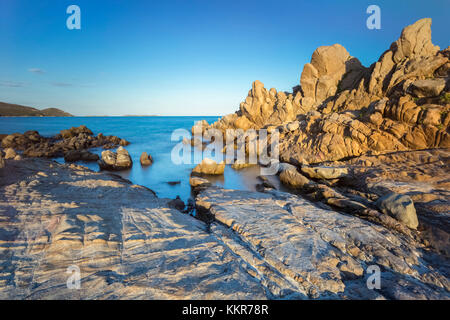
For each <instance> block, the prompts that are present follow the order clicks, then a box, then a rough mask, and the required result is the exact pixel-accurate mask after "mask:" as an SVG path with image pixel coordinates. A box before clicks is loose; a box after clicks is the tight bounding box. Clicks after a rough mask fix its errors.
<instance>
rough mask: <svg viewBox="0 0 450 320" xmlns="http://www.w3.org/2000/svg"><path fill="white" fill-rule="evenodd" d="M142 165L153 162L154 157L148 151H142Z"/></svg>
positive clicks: (140, 159)
mask: <svg viewBox="0 0 450 320" xmlns="http://www.w3.org/2000/svg"><path fill="white" fill-rule="evenodd" d="M139 161H140V162H141V165H142V166H149V165H151V164H152V163H153V158H152V156H151V155H149V154H148V153H147V152H145V151H144V152H142V154H141V157H140V158H139Z"/></svg>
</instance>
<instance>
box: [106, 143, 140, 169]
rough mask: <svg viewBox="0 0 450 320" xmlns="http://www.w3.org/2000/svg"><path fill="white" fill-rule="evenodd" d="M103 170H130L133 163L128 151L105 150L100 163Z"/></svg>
mask: <svg viewBox="0 0 450 320" xmlns="http://www.w3.org/2000/svg"><path fill="white" fill-rule="evenodd" d="M98 165H99V166H100V169H102V170H111V171H121V170H127V169H130V168H131V167H132V166H133V161H132V160H131V157H130V155H129V153H128V151H127V150H126V149H124V148H123V147H119V148H117V150H116V152H113V151H111V150H105V151H103V152H102V158H101V159H100V160H99V161H98Z"/></svg>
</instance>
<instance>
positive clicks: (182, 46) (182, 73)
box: [0, 0, 450, 116]
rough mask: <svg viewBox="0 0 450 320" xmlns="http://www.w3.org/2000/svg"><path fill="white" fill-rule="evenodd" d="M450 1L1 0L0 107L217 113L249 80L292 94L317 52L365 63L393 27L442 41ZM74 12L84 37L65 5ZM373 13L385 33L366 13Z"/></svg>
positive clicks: (234, 105) (392, 36) (235, 102)
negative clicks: (336, 51) (422, 26)
mask: <svg viewBox="0 0 450 320" xmlns="http://www.w3.org/2000/svg"><path fill="white" fill-rule="evenodd" d="M449 3H450V1H447V0H442V1H435V0H428V1H416V0H408V1H375V0H374V1H300V0H297V1H283V0H279V1H265V0H259V1H253V0H247V1H245V0H244V1H234V0H229V1H223V0H221V1H216V0H203V1H195V0H180V1H171V0H164V1H162V0H161V1H134V0H122V1H119V0H109V1H106V0H103V1H100V0H86V1H85V0H70V1H65V0H52V1H50V0H47V1H44V0H41V1H29V0H28V1H25V0H1V2H0V43H1V46H0V101H5V102H10V103H17V104H23V105H28V106H33V107H37V108H49V107H56V108H61V109H63V110H65V111H68V112H70V113H72V114H75V115H124V114H140V115H141V114H158V115H205V116H206V115H224V114H227V113H231V112H234V111H236V110H237V109H238V107H239V103H240V102H241V101H242V100H243V99H244V98H245V97H246V95H247V93H248V90H249V89H250V87H251V83H252V81H254V80H256V79H258V80H260V81H262V82H263V83H264V84H265V85H266V87H268V88H270V87H275V88H277V89H278V90H285V91H290V90H291V88H292V87H293V86H295V85H297V84H298V83H299V81H300V74H301V71H302V69H303V65H304V64H305V63H307V62H309V60H310V59H311V54H312V53H313V51H314V50H315V49H316V48H317V47H318V46H321V45H331V44H334V43H340V44H342V45H343V46H344V47H345V48H346V49H347V50H348V51H349V53H350V54H351V55H353V56H355V57H357V58H358V59H360V61H361V62H362V63H363V64H364V65H366V66H369V65H370V64H371V63H373V62H374V61H376V60H377V59H378V58H379V56H380V55H381V54H382V53H383V52H384V51H385V50H386V49H388V48H389V46H390V44H391V43H392V42H393V41H395V40H396V39H397V38H398V37H399V35H400V32H401V29H402V28H403V27H404V26H406V25H408V24H411V23H413V22H415V21H416V20H418V19H420V18H424V17H431V18H432V19H433V25H432V37H433V43H434V44H437V45H439V46H440V47H441V48H445V47H447V46H448V45H449V44H450V41H449V33H448V13H449V12H450V10H449V9H450V4H449ZM71 4H76V5H78V6H79V7H80V8H81V30H68V29H67V27H66V19H67V18H68V17H69V15H68V14H67V13H66V9H67V7H68V6H69V5H71ZM371 4H376V5H378V6H380V8H381V30H369V29H367V28H366V19H367V17H368V16H369V15H368V14H367V13H366V8H367V7H368V6H369V5H371Z"/></svg>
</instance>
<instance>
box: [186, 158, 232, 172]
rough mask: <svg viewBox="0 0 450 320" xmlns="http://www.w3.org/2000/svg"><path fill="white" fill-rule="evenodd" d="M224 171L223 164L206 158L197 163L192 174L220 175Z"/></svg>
mask: <svg viewBox="0 0 450 320" xmlns="http://www.w3.org/2000/svg"><path fill="white" fill-rule="evenodd" d="M224 170H225V162H224V161H222V162H221V163H217V162H216V161H214V160H212V159H208V158H204V159H203V160H202V162H201V163H199V164H198V165H197V166H195V168H194V169H193V170H192V173H193V174H197V175H198V174H210V175H221V174H223V172H224Z"/></svg>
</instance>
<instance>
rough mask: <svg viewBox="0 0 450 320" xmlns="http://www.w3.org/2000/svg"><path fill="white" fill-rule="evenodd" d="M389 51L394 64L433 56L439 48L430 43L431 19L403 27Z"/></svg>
mask: <svg viewBox="0 0 450 320" xmlns="http://www.w3.org/2000/svg"><path fill="white" fill-rule="evenodd" d="M391 50H392V51H393V52H394V56H393V60H394V62H400V61H402V60H404V59H405V58H415V57H426V56H431V55H435V54H436V53H437V52H438V51H439V47H438V46H435V45H433V43H432V42H431V18H424V19H421V20H418V21H416V22H415V23H413V24H411V25H409V26H407V27H405V28H404V29H403V30H402V33H401V35H400V38H399V39H398V40H397V41H395V42H394V43H392V45H391Z"/></svg>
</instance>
